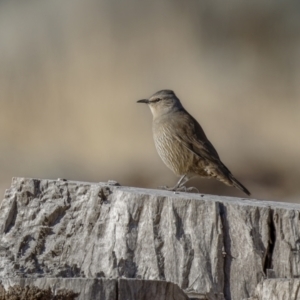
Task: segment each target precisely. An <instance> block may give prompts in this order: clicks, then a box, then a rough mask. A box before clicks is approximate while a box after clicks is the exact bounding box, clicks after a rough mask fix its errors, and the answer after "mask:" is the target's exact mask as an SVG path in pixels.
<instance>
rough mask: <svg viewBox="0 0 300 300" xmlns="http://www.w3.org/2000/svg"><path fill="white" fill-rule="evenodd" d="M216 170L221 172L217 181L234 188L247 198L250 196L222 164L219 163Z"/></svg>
mask: <svg viewBox="0 0 300 300" xmlns="http://www.w3.org/2000/svg"><path fill="white" fill-rule="evenodd" d="M218 170H219V171H221V173H222V176H220V177H219V178H218V177H217V178H218V179H219V180H221V181H223V182H224V183H225V184H227V185H230V186H234V187H235V188H237V189H239V190H241V191H242V192H244V193H245V194H247V195H248V196H250V195H251V193H250V192H249V191H248V190H247V189H246V187H244V186H243V185H242V184H241V183H240V182H239V181H238V180H237V179H236V178H235V177H234V176H233V175H232V174H231V172H230V171H229V169H228V168H227V167H226V166H225V165H224V164H223V163H222V162H220V164H219V166H218Z"/></svg>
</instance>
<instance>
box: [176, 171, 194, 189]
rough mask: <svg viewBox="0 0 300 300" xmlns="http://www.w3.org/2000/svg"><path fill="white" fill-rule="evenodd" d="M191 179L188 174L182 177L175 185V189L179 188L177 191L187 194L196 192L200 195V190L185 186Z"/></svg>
mask: <svg viewBox="0 0 300 300" xmlns="http://www.w3.org/2000/svg"><path fill="white" fill-rule="evenodd" d="M190 179H191V177H188V176H187V175H186V174H185V175H183V176H181V177H180V179H179V180H178V182H177V184H176V185H175V187H176V186H177V188H176V190H177V191H180V190H182V191H185V192H192V191H193V190H195V191H196V192H197V193H199V191H198V189H197V188H195V187H193V186H191V187H188V188H187V187H186V186H184V184H185V183H186V182H188V181H189V180H190Z"/></svg>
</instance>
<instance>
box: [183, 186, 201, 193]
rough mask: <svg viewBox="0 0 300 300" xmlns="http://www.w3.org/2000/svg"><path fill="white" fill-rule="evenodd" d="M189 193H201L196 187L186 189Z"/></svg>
mask: <svg viewBox="0 0 300 300" xmlns="http://www.w3.org/2000/svg"><path fill="white" fill-rule="evenodd" d="M186 191H187V192H190V193H192V192H193V191H194V193H200V192H199V190H198V189H197V188H195V187H194V186H190V187H188V188H186Z"/></svg>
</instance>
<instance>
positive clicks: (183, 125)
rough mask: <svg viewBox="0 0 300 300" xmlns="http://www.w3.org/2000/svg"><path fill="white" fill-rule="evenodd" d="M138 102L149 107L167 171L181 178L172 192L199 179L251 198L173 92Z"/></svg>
mask: <svg viewBox="0 0 300 300" xmlns="http://www.w3.org/2000/svg"><path fill="white" fill-rule="evenodd" d="M137 102H138V103H146V104H148V105H149V107H150V110H151V112H152V115H153V138H154V143H155V146H156V150H157V152H158V154H159V156H160V157H161V159H162V160H163V162H164V163H165V164H166V165H167V167H169V168H170V169H171V170H172V171H173V172H174V173H175V174H176V175H177V176H180V179H179V181H178V182H177V184H176V185H175V186H174V187H172V188H169V190H173V191H175V190H182V189H185V187H184V184H185V183H186V182H187V181H188V180H189V179H191V178H192V177H194V176H200V177H206V178H216V179H217V180H220V181H222V182H223V183H225V184H227V185H229V186H234V187H236V188H238V189H239V190H241V191H243V192H244V193H245V194H247V195H250V192H249V191H248V190H247V189H246V188H245V187H244V186H243V185H242V184H241V183H240V182H239V181H238V180H237V179H236V178H235V177H234V176H233V175H232V174H231V172H230V171H229V169H228V168H227V167H226V166H225V165H224V164H223V163H222V161H221V160H220V157H219V155H218V153H217V151H216V149H215V148H214V146H213V145H212V144H211V142H210V141H209V140H208V139H207V137H206V135H205V133H204V131H203V129H202V127H201V126H200V124H199V123H198V122H197V121H196V120H195V119H194V118H193V117H192V116H191V115H190V114H189V113H188V112H187V111H186V110H185V109H184V107H183V106H182V104H181V102H180V100H179V99H178V98H177V96H176V95H175V93H174V92H173V91H171V90H162V91H159V92H157V93H155V94H154V95H152V96H151V97H150V98H149V99H142V100H139V101H137Z"/></svg>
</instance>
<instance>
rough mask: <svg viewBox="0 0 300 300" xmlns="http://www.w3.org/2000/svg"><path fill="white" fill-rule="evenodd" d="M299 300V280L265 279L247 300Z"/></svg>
mask: <svg viewBox="0 0 300 300" xmlns="http://www.w3.org/2000/svg"><path fill="white" fill-rule="evenodd" d="M277 299H278V300H279V299H280V300H299V299H300V280H299V279H267V280H264V281H263V282H261V283H259V284H258V286H257V288H256V290H255V293H254V295H253V297H251V298H249V299H248V300H277Z"/></svg>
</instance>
